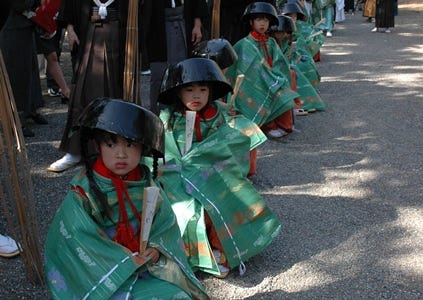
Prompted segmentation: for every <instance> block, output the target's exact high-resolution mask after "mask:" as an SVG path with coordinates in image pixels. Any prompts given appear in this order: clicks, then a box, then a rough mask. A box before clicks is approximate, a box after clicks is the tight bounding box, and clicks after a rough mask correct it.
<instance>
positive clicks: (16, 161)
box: [0, 51, 44, 283]
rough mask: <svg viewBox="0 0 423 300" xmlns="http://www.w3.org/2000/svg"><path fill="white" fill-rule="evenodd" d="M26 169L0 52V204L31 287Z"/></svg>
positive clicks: (34, 263) (36, 260) (33, 268)
mask: <svg viewBox="0 0 423 300" xmlns="http://www.w3.org/2000/svg"><path fill="white" fill-rule="evenodd" d="M29 169H30V168H29V164H28V158H27V152H26V149H25V142H24V139H23V134H22V129H21V123H20V121H19V116H18V112H17V108H16V104H15V100H14V97H13V93H12V89H11V86H10V82H9V76H8V74H7V71H6V66H5V64H4V60H3V55H2V54H1V51H0V171H1V172H0V174H1V175H0V202H2V206H3V208H4V213H5V214H6V219H7V222H8V224H9V227H10V229H11V232H12V233H13V238H15V239H16V241H17V242H18V243H19V244H20V250H21V258H22V259H23V261H24V264H25V268H26V271H27V276H28V278H29V280H30V281H31V282H33V283H43V282H44V275H43V267H42V261H41V255H40V249H39V243H38V237H39V234H38V225H37V222H36V219H37V218H36V213H35V205H34V204H35V201H34V198H33V187H32V181H31V176H30V174H29V173H28V170H29ZM6 174H7V175H6ZM2 175H3V176H2ZM9 207H10V208H11V209H9ZM17 232H19V235H20V238H19V239H18V238H17V237H18V234H17Z"/></svg>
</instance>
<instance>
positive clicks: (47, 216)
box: [0, 0, 423, 299]
mask: <svg viewBox="0 0 423 300" xmlns="http://www.w3.org/2000/svg"><path fill="white" fill-rule="evenodd" d="M399 3H400V13H399V16H398V17H397V18H396V27H395V29H394V30H393V32H392V33H391V34H385V33H371V32H370V30H371V29H372V27H373V25H372V24H370V23H367V22H366V20H365V18H363V17H361V14H360V12H358V13H357V14H356V15H347V20H346V21H345V22H344V23H341V24H337V25H336V28H335V30H334V31H333V35H334V36H333V38H330V39H327V40H326V42H325V45H324V47H323V49H322V51H321V52H322V61H321V62H320V63H319V64H318V67H319V70H320V73H321V75H322V83H321V86H320V92H321V95H322V98H323V99H324V101H325V102H326V104H327V110H326V111H325V112H318V113H314V114H312V115H309V116H305V117H298V120H297V122H296V131H295V132H294V133H293V134H291V135H290V136H288V137H286V138H284V139H282V140H280V141H269V142H267V143H266V144H265V145H264V146H263V147H261V148H260V150H259V160H258V167H259V169H258V175H257V176H256V177H255V178H253V182H254V184H255V186H256V187H257V189H258V190H259V191H260V193H261V194H262V195H263V197H264V198H265V199H266V201H267V202H268V204H269V206H270V207H271V208H272V209H273V210H274V211H275V213H276V215H277V216H278V218H279V219H280V220H281V222H282V224H283V230H282V232H281V234H280V235H279V236H278V237H277V238H276V240H275V241H274V242H273V243H272V244H271V245H270V246H269V247H268V248H267V249H266V250H265V251H264V252H262V253H261V254H260V255H257V256H256V257H254V258H252V259H251V260H250V261H248V262H247V264H246V266H247V273H246V274H245V275H244V276H242V277H241V276H240V275H239V274H238V272H237V271H236V270H235V271H233V272H232V273H231V274H230V275H229V276H228V278H227V279H225V280H219V279H216V278H213V277H210V276H208V275H205V274H198V275H199V277H200V278H201V280H202V281H203V282H204V284H205V286H206V288H207V291H208V292H209V294H210V296H211V298H212V299H422V298H423V287H422V286H423V285H422V282H423V249H422V245H423V235H422V232H423V209H422V202H421V201H422V195H423V185H422V178H423V159H422V152H423V151H422V150H423V142H422V134H421V132H422V131H423V123H422V111H423V86H422V84H421V82H422V80H423V46H422V38H423V32H422V25H423V5H422V4H417V3H420V1H417V0H415V1H405V0H403V1H401V0H400V1H399ZM405 4H409V5H405ZM412 4H414V5H412ZM416 4H417V5H416ZM63 64H64V69H65V70H67V71H69V63H68V53H67V52H66V51H65V53H64V56H63ZM67 74H69V72H67ZM67 79H68V80H69V77H68V78H67ZM147 80H148V77H144V81H143V94H144V96H145V95H146V94H148V85H147ZM45 100H46V106H45V108H43V113H44V114H45V115H46V116H47V118H48V120H49V124H48V125H43V126H40V125H33V126H32V127H31V128H32V129H33V130H34V132H35V134H36V136H35V137H34V138H27V139H26V142H27V150H28V156H29V160H30V165H31V174H32V178H33V184H34V189H35V201H36V207H37V213H38V223H39V231H40V243H41V244H42V245H43V244H44V240H45V236H46V233H47V230H48V226H49V224H50V222H51V219H52V217H53V216H54V213H55V210H56V209H57V208H58V206H59V205H60V203H61V201H62V200H63V198H64V195H65V193H66V186H67V184H68V182H69V180H70V179H71V177H72V176H73V174H74V173H75V171H76V170H75V169H73V170H69V171H66V172H64V173H61V174H54V173H49V172H47V171H45V169H46V167H47V166H48V165H49V164H50V163H51V162H53V161H54V160H56V159H58V158H60V157H61V153H59V152H58V151H57V147H58V144H59V141H60V138H61V133H62V130H63V127H64V122H65V118H66V111H67V107H66V106H65V105H62V104H60V99H59V98H52V97H48V96H46V97H45ZM0 228H7V225H6V223H5V220H3V219H0ZM3 231H4V230H3ZM3 233H4V232H3ZM0 296H2V299H49V298H50V296H49V293H48V291H47V289H46V287H45V286H40V285H32V284H31V283H29V282H28V280H27V279H26V276H25V274H24V267H23V263H22V261H21V260H20V259H19V258H14V259H0Z"/></svg>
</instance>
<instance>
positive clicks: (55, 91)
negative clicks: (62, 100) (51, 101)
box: [47, 88, 62, 97]
mask: <svg viewBox="0 0 423 300" xmlns="http://www.w3.org/2000/svg"><path fill="white" fill-rule="evenodd" d="M47 93H48V95H49V96H50V97H59V96H61V95H62V91H61V90H60V89H55V88H49V89H48V90H47Z"/></svg>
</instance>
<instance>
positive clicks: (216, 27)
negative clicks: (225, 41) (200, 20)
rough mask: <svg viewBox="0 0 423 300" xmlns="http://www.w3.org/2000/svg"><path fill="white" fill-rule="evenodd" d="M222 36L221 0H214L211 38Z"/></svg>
mask: <svg viewBox="0 0 423 300" xmlns="http://www.w3.org/2000/svg"><path fill="white" fill-rule="evenodd" d="M219 37H220V0H214V2H213V10H212V28H211V38H212V39H218V38H219Z"/></svg>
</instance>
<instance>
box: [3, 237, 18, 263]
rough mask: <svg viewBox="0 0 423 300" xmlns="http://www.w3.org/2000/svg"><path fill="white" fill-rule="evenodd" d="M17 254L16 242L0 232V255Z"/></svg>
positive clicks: (9, 255)
mask: <svg viewBox="0 0 423 300" xmlns="http://www.w3.org/2000/svg"><path fill="white" fill-rule="evenodd" d="M18 254H19V247H18V244H17V243H16V242H15V240H14V239H12V238H11V237H8V236H4V235H1V234H0V256H2V257H13V256H16V255H18Z"/></svg>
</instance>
